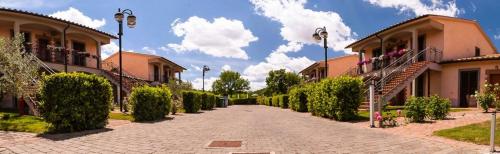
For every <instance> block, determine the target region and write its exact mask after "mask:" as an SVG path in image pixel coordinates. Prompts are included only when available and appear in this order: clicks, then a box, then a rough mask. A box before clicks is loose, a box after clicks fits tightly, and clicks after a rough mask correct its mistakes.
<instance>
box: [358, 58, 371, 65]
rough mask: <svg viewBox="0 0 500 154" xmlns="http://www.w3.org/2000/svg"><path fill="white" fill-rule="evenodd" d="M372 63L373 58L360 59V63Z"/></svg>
mask: <svg viewBox="0 0 500 154" xmlns="http://www.w3.org/2000/svg"><path fill="white" fill-rule="evenodd" d="M370 63H372V59H366V60H363V61H359V62H358V65H364V64H370Z"/></svg>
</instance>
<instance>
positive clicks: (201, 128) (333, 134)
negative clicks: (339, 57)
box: [0, 105, 488, 153]
mask: <svg viewBox="0 0 500 154" xmlns="http://www.w3.org/2000/svg"><path fill="white" fill-rule="evenodd" d="M213 140H226V141H242V146H241V147H239V148H208V147H207V145H208V144H209V143H210V142H211V141H213ZM447 143H448V142H441V141H439V140H429V139H426V138H419V137H414V136H406V135H396V134H392V133H387V132H384V131H377V130H374V129H370V128H365V127H362V126H360V125H357V124H352V123H349V122H336V121H333V120H329V119H324V118H319V117H314V116H311V115H310V113H298V112H292V111H291V110H288V109H280V108H275V107H267V106H256V105H248V106H231V107H229V108H217V109H216V110H213V111H204V113H199V114H183V115H177V116H171V115H170V118H169V119H167V120H164V121H160V122H155V123H125V124H122V125H116V126H112V127H110V128H108V129H102V130H97V131H88V132H83V133H73V134H58V135H42V136H38V137H37V136H36V135H34V134H30V133H14V132H0V147H1V148H0V153H230V152H275V153H484V152H487V150H488V148H487V147H486V146H479V145H469V146H462V144H447Z"/></svg>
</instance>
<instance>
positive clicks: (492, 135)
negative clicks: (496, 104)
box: [490, 109, 497, 152]
mask: <svg viewBox="0 0 500 154" xmlns="http://www.w3.org/2000/svg"><path fill="white" fill-rule="evenodd" d="M496 117H497V112H496V109H495V112H493V113H492V114H491V127H490V147H491V149H490V152H495V127H496V119H497V118H496Z"/></svg>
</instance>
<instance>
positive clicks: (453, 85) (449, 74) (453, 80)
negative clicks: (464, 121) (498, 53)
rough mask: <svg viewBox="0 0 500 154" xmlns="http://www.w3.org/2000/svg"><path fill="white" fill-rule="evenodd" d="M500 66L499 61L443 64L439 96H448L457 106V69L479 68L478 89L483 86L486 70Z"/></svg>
mask: <svg viewBox="0 0 500 154" xmlns="http://www.w3.org/2000/svg"><path fill="white" fill-rule="evenodd" d="M495 66H500V62H499V61H493V60H491V61H482V62H468V63H453V64H443V65H442V71H441V84H440V86H441V93H440V96H442V97H446V98H449V99H450V100H451V101H452V105H453V106H459V103H460V102H459V101H460V99H459V96H458V95H459V81H460V80H459V71H460V70H470V69H479V71H480V73H479V90H481V89H482V88H483V86H484V83H485V80H486V79H487V75H486V70H488V69H495Z"/></svg>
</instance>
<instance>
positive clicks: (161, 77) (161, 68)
mask: <svg viewBox="0 0 500 154" xmlns="http://www.w3.org/2000/svg"><path fill="white" fill-rule="evenodd" d="M158 67H160V73H159V75H160V80H159V81H160V83H163V82H165V81H164V78H163V75H165V72H163V71H164V70H163V64H158Z"/></svg>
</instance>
